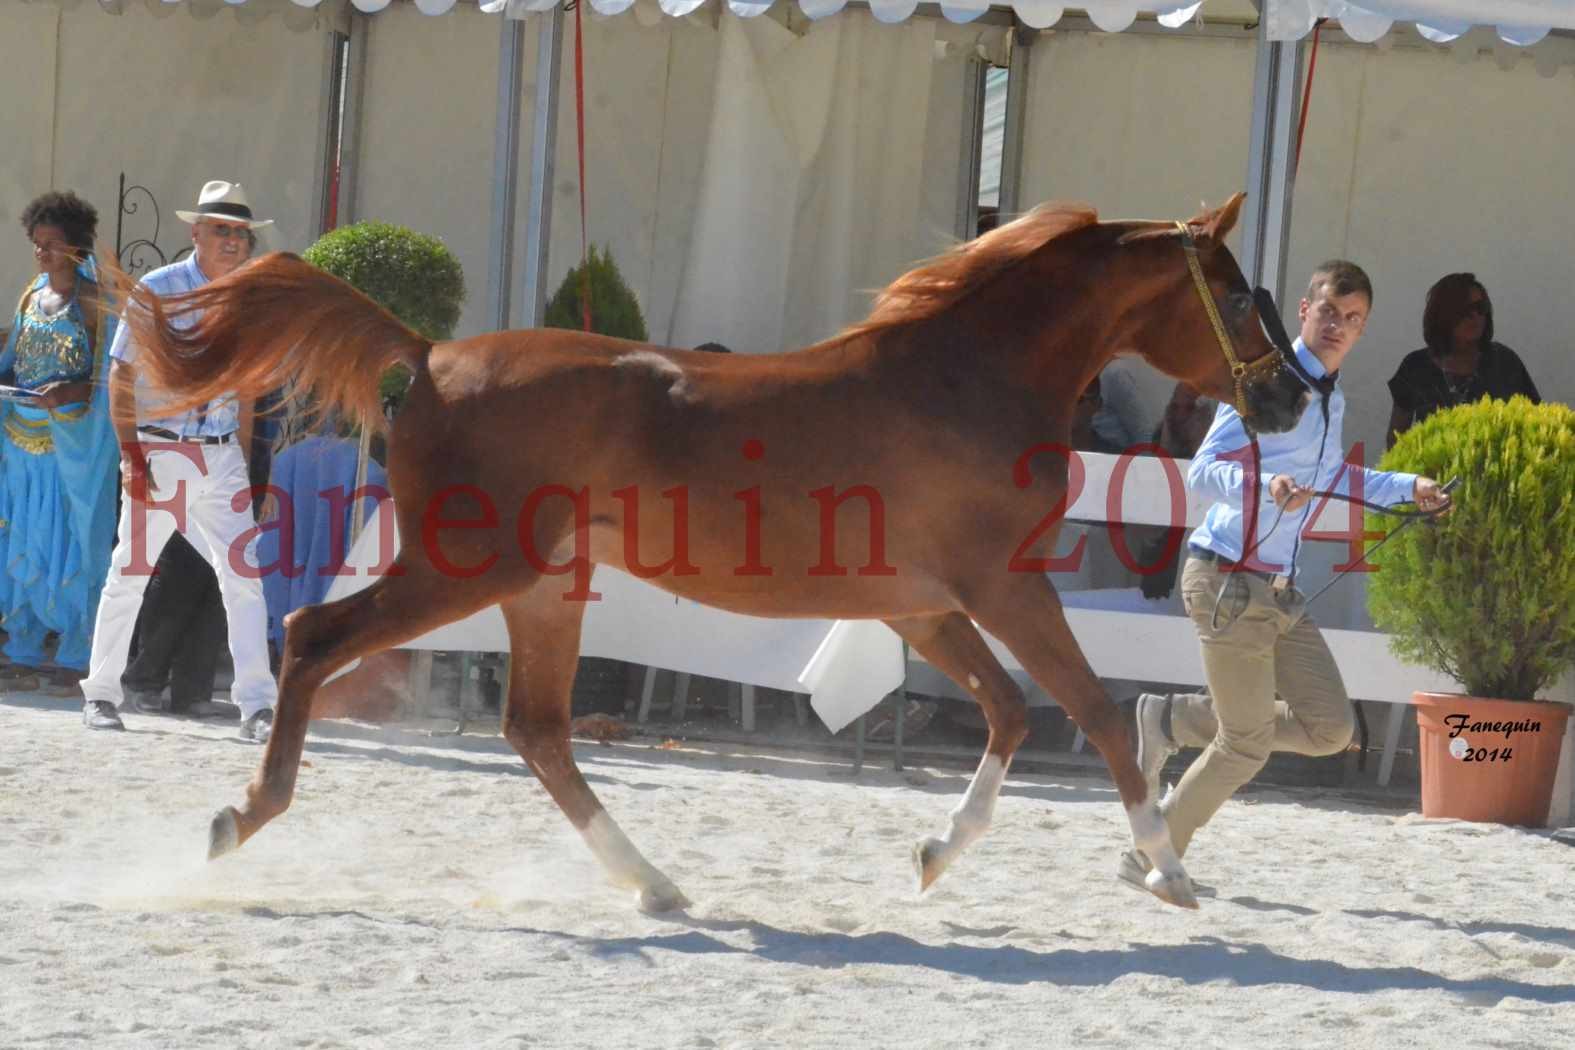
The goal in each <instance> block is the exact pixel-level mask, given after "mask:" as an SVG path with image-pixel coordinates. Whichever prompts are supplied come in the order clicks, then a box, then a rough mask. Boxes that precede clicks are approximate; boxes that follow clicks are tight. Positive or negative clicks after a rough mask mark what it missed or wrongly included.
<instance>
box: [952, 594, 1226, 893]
mask: <svg viewBox="0 0 1575 1050" xmlns="http://www.w3.org/2000/svg"><path fill="white" fill-rule="evenodd" d="M975 617H976V618H977V619H978V621H979V623H980V625H981V626H982V627H984V628H985V630H987V631H989V632H990V633H991V634H993V635H995V637H997V638H999V639H1000V640H1001V642H1002V643H1003V644H1004V645H1005V646H1006V647H1007V648H1008V649H1010V650H1011V651H1012V655H1013V656H1015V657H1017V660H1018V662H1019V663H1021V664H1022V665H1023V668H1024V670H1026V671H1027V672H1028V673H1029V674H1030V675H1032V676H1033V679H1034V681H1035V682H1038V683H1039V686H1040V688H1042V689H1044V691H1045V692H1047V693H1049V694H1050V695H1051V696H1053V697H1055V699H1056V702H1057V703H1058V704H1060V705H1061V707H1062V709H1063V710H1065V711H1066V713H1067V714H1068V715H1069V716H1070V717H1071V718H1072V721H1073V722H1075V723H1077V725H1078V727H1079V728H1081V729H1082V730H1083V732H1084V733H1085V734H1087V736H1088V739H1089V742H1090V743H1092V744H1093V745H1094V747H1095V748H1097V749H1098V750H1099V753H1100V754H1101V755H1102V756H1103V757H1104V759H1105V764H1106V765H1108V766H1109V767H1110V773H1111V776H1112V778H1113V779H1114V780H1115V782H1116V790H1117V791H1118V792H1120V794H1121V802H1122V805H1123V806H1124V807H1125V808H1126V813H1127V823H1128V824H1129V825H1131V828H1132V844H1133V846H1134V847H1135V848H1137V849H1138V850H1140V851H1141V852H1142V853H1143V854H1144V855H1145V856H1146V857H1147V858H1148V860H1149V863H1150V864H1151V865H1152V866H1153V867H1152V868H1151V869H1150V871H1149V872H1148V875H1147V876H1146V877H1145V879H1144V884H1145V885H1146V886H1147V887H1148V890H1149V892H1150V893H1152V894H1154V896H1156V897H1158V898H1160V899H1161V900H1163V901H1166V902H1167V903H1170V904H1174V905H1177V906H1178V907H1182V908H1196V907H1197V906H1198V900H1197V896H1196V894H1195V893H1194V892H1193V889H1192V880H1191V879H1189V878H1188V877H1187V873H1186V870H1185V869H1184V868H1183V867H1182V864H1181V857H1180V856H1179V855H1178V854H1177V853H1176V850H1175V847H1174V846H1173V845H1172V843H1171V841H1170V828H1169V827H1168V826H1167V825H1166V823H1165V817H1164V815H1163V814H1162V813H1160V810H1159V800H1158V799H1156V798H1154V797H1152V796H1151V795H1150V793H1149V790H1148V785H1147V784H1146V783H1145V782H1144V779H1143V774H1142V772H1141V771H1140V770H1139V769H1138V764H1137V759H1136V757H1135V755H1134V754H1133V748H1132V742H1131V737H1130V735H1129V734H1128V732H1127V727H1126V722H1125V720H1124V719H1123V718H1122V717H1121V712H1120V709H1119V708H1117V707H1116V705H1115V704H1113V703H1111V702H1110V698H1109V696H1107V695H1106V693H1105V687H1104V686H1103V685H1101V684H1100V681H1099V678H1098V677H1097V676H1095V674H1094V671H1093V668H1091V667H1089V666H1088V660H1087V659H1086V658H1085V657H1084V656H1083V650H1082V647H1081V646H1079V645H1078V644H1077V638H1076V636H1075V635H1073V634H1072V628H1071V627H1070V626H1068V625H1067V622H1066V614H1065V613H1064V612H1062V609H1061V600H1060V598H1059V597H1057V596H1056V593H1055V590H1054V588H1052V587H1051V586H1050V581H1049V580H1047V579H1045V578H1044V577H1043V576H1040V575H1038V574H1037V573H1035V574H1021V575H1017V576H1015V577H1014V578H1013V583H1012V584H1011V585H1010V586H1009V587H1007V588H1004V589H1003V590H1002V592H1001V593H998V594H995V595H991V596H990V597H989V599H988V600H986V601H984V602H982V603H981V604H980V606H979V607H978V609H977V611H976V612H975Z"/></svg>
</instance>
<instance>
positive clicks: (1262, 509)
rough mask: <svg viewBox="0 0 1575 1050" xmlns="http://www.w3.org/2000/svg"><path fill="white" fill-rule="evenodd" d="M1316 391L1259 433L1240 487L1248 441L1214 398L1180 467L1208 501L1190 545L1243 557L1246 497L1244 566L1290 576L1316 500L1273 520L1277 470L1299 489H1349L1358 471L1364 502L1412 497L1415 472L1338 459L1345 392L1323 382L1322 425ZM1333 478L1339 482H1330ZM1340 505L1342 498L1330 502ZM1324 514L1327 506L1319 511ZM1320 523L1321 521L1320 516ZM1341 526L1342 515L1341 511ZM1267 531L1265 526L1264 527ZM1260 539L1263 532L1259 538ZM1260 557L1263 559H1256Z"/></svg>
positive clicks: (1311, 363) (1317, 368) (1309, 361)
mask: <svg viewBox="0 0 1575 1050" xmlns="http://www.w3.org/2000/svg"><path fill="white" fill-rule="evenodd" d="M1295 349H1296V357H1297V359H1298V360H1299V361H1301V363H1302V366H1303V367H1304V368H1306V369H1307V372H1308V374H1309V375H1311V376H1313V377H1314V378H1317V379H1322V378H1324V375H1325V372H1324V367H1323V365H1322V364H1321V363H1319V361H1318V358H1317V357H1315V356H1313V353H1312V351H1310V350H1308V349H1307V346H1306V344H1305V343H1303V342H1302V341H1301V340H1300V339H1297V340H1296V346H1295ZM1322 397H1323V395H1322V394H1320V393H1319V392H1318V391H1317V390H1313V391H1311V398H1310V400H1309V401H1308V403H1307V411H1305V412H1303V413H1302V417H1301V419H1300V420H1299V421H1298V422H1297V424H1296V426H1294V427H1292V428H1291V429H1290V430H1288V431H1286V432H1285V433H1283V434H1261V435H1259V437H1258V450H1259V454H1260V456H1261V459H1260V461H1259V467H1258V476H1257V479H1256V480H1257V486H1256V488H1255V489H1254V490H1252V491H1251V492H1248V491H1246V486H1247V480H1248V475H1249V473H1250V472H1251V470H1252V463H1253V459H1252V451H1251V444H1252V441H1251V439H1250V438H1249V437H1248V436H1247V431H1246V428H1244V427H1243V426H1242V423H1241V416H1239V415H1237V414H1236V410H1235V409H1234V408H1232V407H1231V406H1230V405H1228V404H1226V403H1224V402H1221V403H1220V407H1219V410H1218V411H1216V412H1215V413H1214V423H1213V425H1212V426H1210V427H1209V432H1208V434H1207V435H1206V436H1205V437H1204V438H1203V444H1202V445H1200V446H1199V447H1198V451H1197V454H1196V455H1194V456H1193V457H1192V467H1191V469H1189V470H1188V472H1187V485H1188V487H1189V488H1191V489H1192V490H1193V491H1196V492H1201V493H1203V494H1204V495H1206V496H1208V497H1209V498H1211V499H1212V500H1214V505H1213V506H1211V507H1210V508H1209V510H1208V513H1207V514H1206V515H1204V518H1203V524H1201V525H1199V526H1198V527H1197V529H1195V530H1194V531H1193V533H1192V539H1191V542H1192V544H1193V545H1194V546H1197V547H1203V548H1206V549H1208V550H1211V551H1213V552H1214V553H1215V554H1217V555H1219V556H1220V557H1222V558H1226V559H1229V560H1230V561H1242V560H1244V558H1243V554H1242V552H1243V551H1244V550H1246V549H1249V547H1250V544H1251V542H1252V541H1249V544H1248V546H1244V545H1243V543H1242V532H1243V528H1244V519H1245V517H1246V515H1245V513H1244V510H1245V509H1246V508H1247V507H1248V502H1249V501H1250V502H1251V503H1252V504H1254V505H1255V506H1254V507H1253V509H1254V510H1255V512H1256V515H1257V522H1256V530H1255V533H1254V536H1253V540H1255V541H1256V542H1257V546H1255V547H1250V549H1251V564H1252V566H1253V567H1254V568H1263V569H1265V570H1266V571H1270V572H1275V573H1284V574H1291V573H1293V572H1294V570H1295V565H1296V558H1297V555H1298V554H1300V553H1301V544H1302V530H1303V529H1304V528H1306V526H1307V521H1308V519H1309V518H1310V517H1311V515H1312V513H1313V511H1314V510H1315V509H1316V508H1317V507H1318V506H1319V505H1320V504H1321V503H1322V502H1323V500H1322V499H1321V498H1320V497H1314V498H1313V499H1312V500H1310V501H1309V502H1308V503H1307V505H1306V506H1305V507H1303V508H1301V509H1300V510H1298V511H1295V512H1294V513H1289V514H1286V515H1285V516H1284V518H1283V519H1282V520H1281V521H1280V522H1279V524H1278V525H1277V526H1276V525H1275V518H1277V517H1279V514H1280V510H1279V508H1278V507H1277V506H1275V504H1274V499H1273V497H1272V496H1270V495H1269V482H1270V481H1271V480H1272V479H1273V478H1274V477H1275V475H1277V474H1286V475H1289V476H1290V477H1292V478H1294V479H1295V480H1296V483H1297V484H1298V485H1301V486H1303V487H1304V488H1311V489H1318V490H1320V491H1331V492H1339V493H1342V494H1345V495H1351V494H1352V488H1353V485H1352V483H1353V480H1354V478H1355V477H1356V476H1360V477H1361V484H1362V493H1361V495H1362V498H1363V499H1365V500H1367V501H1368V502H1369V503H1377V504H1380V505H1383V506H1391V505H1393V504H1396V503H1409V502H1410V501H1411V500H1412V498H1413V497H1414V495H1415V486H1416V478H1417V476H1416V475H1415V474H1403V473H1397V472H1394V471H1380V470H1368V469H1367V468H1366V467H1361V468H1354V467H1353V468H1348V469H1345V470H1343V471H1342V469H1341V468H1342V467H1343V466H1344V465H1345V442H1344V441H1343V440H1341V436H1340V435H1341V427H1342V424H1343V423H1344V422H1345V395H1344V394H1343V393H1342V392H1341V391H1340V385H1339V382H1338V378H1337V379H1336V382H1335V383H1334V384H1333V386H1332V387H1331V388H1330V392H1329V395H1328V398H1329V404H1328V408H1329V413H1328V422H1327V423H1325V420H1324V413H1323V410H1322V406H1321V405H1320V404H1319V402H1320V401H1321V400H1322ZM1337 478H1338V480H1336V479H1337ZM1336 506H1339V507H1341V509H1342V512H1343V510H1344V505H1343V504H1336ZM1325 513H1326V514H1327V513H1328V511H1325ZM1325 520H1326V521H1327V520H1328V519H1325ZM1338 520H1339V522H1340V523H1341V525H1343V524H1344V522H1345V521H1346V520H1347V519H1346V518H1345V517H1344V516H1343V513H1342V516H1341V517H1340V518H1339V519H1338ZM1339 527H1340V526H1335V525H1327V524H1324V525H1320V528H1322V529H1325V530H1327V531H1338V529H1339ZM1271 528H1272V529H1273V531H1272V532H1271V531H1270V529H1271ZM1265 537H1267V538H1265ZM1259 563H1262V564H1261V565H1260V564H1259Z"/></svg>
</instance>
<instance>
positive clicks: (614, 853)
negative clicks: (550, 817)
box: [503, 586, 689, 912]
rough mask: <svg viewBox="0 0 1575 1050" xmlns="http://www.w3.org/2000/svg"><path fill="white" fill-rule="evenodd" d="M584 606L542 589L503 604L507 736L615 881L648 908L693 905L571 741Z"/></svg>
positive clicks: (643, 907)
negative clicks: (620, 818) (614, 809)
mask: <svg viewBox="0 0 1575 1050" xmlns="http://www.w3.org/2000/svg"><path fill="white" fill-rule="evenodd" d="M584 613H585V605H584V603H582V602H577V601H564V600H563V597H562V594H561V592H560V591H559V590H558V589H557V588H550V587H540V586H539V587H536V588H535V589H533V590H531V591H527V592H526V593H524V594H521V595H518V596H516V597H514V598H512V599H510V600H509V601H506V602H504V603H503V618H504V620H505V622H507V624H508V627H509V644H510V647H511V649H512V653H513V660H512V661H511V663H512V665H513V666H512V668H511V671H510V679H509V702H508V706H507V708H506V709H505V710H504V712H503V735H504V737H506V738H507V739H508V742H509V743H510V744H512V745H514V750H516V751H518V752H519V753H520V757H521V758H523V759H524V760H525V764H526V765H528V766H530V768H531V771H532V772H533V773H535V774H536V779H537V780H539V781H540V782H541V786H542V787H544V788H546V789H547V793H548V794H549V795H551V796H552V800H553V801H554V802H556V803H557V804H558V808H559V809H561V810H563V814H564V816H566V817H568V818H569V822H570V823H571V824H573V825H574V827H575V830H577V831H578V832H579V833H580V835H581V836H582V837H583V838H584V839H585V843H586V845H588V846H589V847H590V849H591V852H592V853H594V854H595V855H596V859H597V860H598V861H600V862H601V865H602V868H603V870H605V871H606V872H607V875H608V877H609V878H610V879H611V880H612V881H613V883H614V884H615V885H618V886H624V887H627V888H630V889H633V890H634V891H635V892H636V894H637V897H638V901H639V906H640V909H641V910H642V911H647V912H662V911H670V910H672V909H674V908H683V907H687V906H688V904H689V901H688V899H686V898H685V897H684V895H683V894H682V893H680V892H679V890H678V887H677V886H674V885H673V883H672V882H671V881H670V880H669V879H668V878H667V876H666V875H663V874H662V873H661V872H660V871H658V870H657V869H656V868H655V867H653V866H652V865H651V863H650V862H649V861H647V860H646V859H645V858H644V857H643V856H641V854H640V851H639V850H638V849H636V848H635V845H634V843H632V842H630V841H629V839H628V837H627V836H626V835H624V833H623V830H622V829H621V828H619V827H618V825H617V824H616V823H614V821H613V819H612V817H610V816H608V814H607V811H606V810H605V809H603V808H602V803H601V800H600V799H598V798H597V797H596V793H595V792H593V791H592V790H591V786H590V785H589V784H587V783H586V782H585V777H584V776H582V775H581V774H580V768H579V766H578V765H576V764H575V761H574V749H573V747H572V745H571V744H570V742H569V700H570V690H571V688H572V686H573V685H574V669H575V667H576V666H577V665H578V664H579V660H580V622H581V619H582V618H583V616H584Z"/></svg>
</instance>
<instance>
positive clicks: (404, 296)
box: [302, 222, 465, 401]
mask: <svg viewBox="0 0 1575 1050" xmlns="http://www.w3.org/2000/svg"><path fill="white" fill-rule="evenodd" d="M302 258H304V259H305V260H306V261H307V262H309V263H311V264H312V265H313V266H316V267H317V268H318V269H320V270H326V271H327V272H329V273H331V274H333V275H334V276H335V277H337V278H339V279H340V280H342V281H344V282H346V283H347V284H349V285H351V286H352V287H354V288H355V289H356V290H357V291H359V292H361V293H362V294H364V295H365V296H366V297H367V298H369V299H371V300H372V301H373V302H375V303H377V304H378V305H379V306H381V307H383V308H384V309H385V310H387V311H388V312H389V313H391V314H393V315H394V316H395V317H397V318H399V319H400V320H401V321H403V322H405V324H407V325H409V326H410V327H411V328H414V329H415V330H416V331H418V332H420V333H421V334H422V335H424V336H426V337H427V338H428V339H430V340H432V341H433V342H441V341H442V340H445V339H449V338H451V337H452V336H453V335H454V326H455V325H456V324H458V323H459V310H460V307H461V306H463V305H464V303H465V274H464V270H463V269H462V268H461V267H460V265H459V260H458V259H457V258H455V257H454V253H453V252H451V251H449V250H448V247H447V246H446V245H444V243H443V242H442V241H440V240H438V239H437V238H436V237H429V236H427V235H426V234H424V233H417V232H415V231H414V230H411V229H407V228H406V227H404V226H396V225H395V224H393V223H390V222H357V223H353V224H351V225H349V226H341V227H339V228H338V229H336V230H330V231H329V232H328V233H325V234H323V235H322V237H320V238H318V240H317V243H316V244H314V245H312V246H311V247H310V248H308V249H306V251H305V252H304V253H302ZM406 384H407V379H406V371H405V369H404V368H403V366H396V367H394V368H390V369H389V370H388V371H387V372H385V373H384V374H383V377H382V379H381V380H380V382H379V384H378V387H379V390H380V391H381V392H382V395H383V397H384V398H385V399H389V398H392V399H395V400H396V401H397V400H398V399H399V398H400V397H401V396H402V395H403V393H404V390H405V387H406Z"/></svg>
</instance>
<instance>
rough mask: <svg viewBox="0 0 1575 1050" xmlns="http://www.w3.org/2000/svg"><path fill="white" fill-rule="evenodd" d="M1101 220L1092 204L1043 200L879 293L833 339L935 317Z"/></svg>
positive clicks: (866, 333)
mask: <svg viewBox="0 0 1575 1050" xmlns="http://www.w3.org/2000/svg"><path fill="white" fill-rule="evenodd" d="M1098 221H1099V213H1098V212H1097V211H1095V210H1094V209H1093V208H1092V207H1090V206H1089V205H1087V204H1069V203H1063V202H1054V201H1053V202H1050V203H1048V204H1041V205H1039V206H1038V207H1037V208H1035V209H1034V210H1033V211H1031V212H1029V213H1028V214H1027V215H1024V216H1023V217H1022V218H1020V219H1016V220H1014V221H1012V222H1009V223H1007V224H1006V225H1005V226H998V227H996V228H995V229H993V230H991V231H990V232H989V233H986V234H983V235H982V236H979V237H976V238H974V239H973V240H971V241H964V242H962V243H961V244H959V245H957V246H956V247H955V248H952V249H951V250H950V251H947V252H945V253H943V254H941V255H939V256H937V257H936V258H934V259H933V260H931V261H930V262H928V263H925V264H924V265H923V266H919V267H917V268H916V269H913V270H909V271H908V272H907V273H905V274H903V275H902V276H901V277H899V278H897V279H896V280H895V281H893V282H891V284H889V285H887V286H886V289H885V290H884V291H882V292H881V293H880V295H878V296H876V298H875V308H874V309H873V310H871V311H870V315H869V316H868V317H866V318H865V319H864V320H862V321H860V322H858V323H857V324H855V325H850V326H849V327H847V328H844V329H843V330H842V332H841V333H840V334H838V335H837V337H836V338H835V339H833V340H831V341H832V342H833V343H844V342H847V341H848V340H849V339H853V338H855V337H857V336H861V335H871V334H874V333H875V332H881V331H885V330H886V329H888V328H895V327H897V326H898V325H903V324H908V323H910V322H913V321H926V320H929V319H930V318H932V317H935V316H936V315H938V314H940V313H943V312H944V311H945V310H947V309H948V308H949V307H951V306H953V305H955V304H956V303H958V302H959V301H961V300H962V299H963V298H964V297H966V296H967V295H968V293H969V292H972V291H973V290H974V289H976V288H978V287H979V286H980V285H983V284H984V283H985V282H987V281H989V280H991V279H992V278H994V277H995V276H996V275H998V274H1000V273H1001V272H1002V271H1004V270H1006V269H1008V268H1009V267H1011V266H1013V265H1015V264H1016V263H1018V262H1020V261H1022V260H1023V259H1025V258H1027V257H1028V256H1029V255H1032V254H1033V253H1034V252H1036V251H1038V250H1039V249H1040V248H1043V247H1044V246H1045V245H1046V244H1049V243H1050V242H1051V241H1053V240H1055V239H1056V238H1057V237H1061V236H1064V235H1065V234H1068V233H1072V232H1074V231H1076V230H1081V229H1083V228H1085V227H1088V226H1092V225H1094V223H1096V222H1098Z"/></svg>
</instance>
